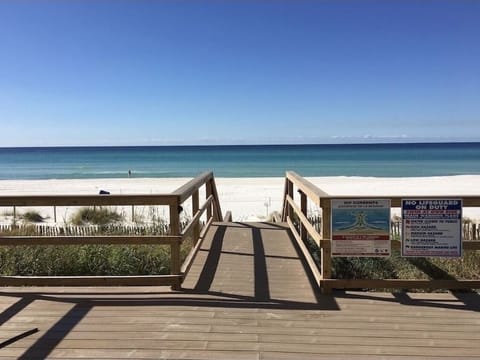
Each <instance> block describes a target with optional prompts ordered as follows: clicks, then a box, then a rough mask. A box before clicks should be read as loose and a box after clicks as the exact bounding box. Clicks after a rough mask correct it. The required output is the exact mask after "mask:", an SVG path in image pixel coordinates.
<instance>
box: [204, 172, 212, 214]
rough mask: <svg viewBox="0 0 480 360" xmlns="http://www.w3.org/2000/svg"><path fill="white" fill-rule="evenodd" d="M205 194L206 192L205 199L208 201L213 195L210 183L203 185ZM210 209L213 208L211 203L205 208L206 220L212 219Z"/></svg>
mask: <svg viewBox="0 0 480 360" xmlns="http://www.w3.org/2000/svg"><path fill="white" fill-rule="evenodd" d="M205 192H206V198H207V199H208V198H209V197H210V195H212V194H213V186H212V183H211V182H210V181H207V183H206V184H205ZM212 207H213V201H212V204H211V205H210V206H209V207H208V208H207V218H208V219H210V218H211V217H212Z"/></svg>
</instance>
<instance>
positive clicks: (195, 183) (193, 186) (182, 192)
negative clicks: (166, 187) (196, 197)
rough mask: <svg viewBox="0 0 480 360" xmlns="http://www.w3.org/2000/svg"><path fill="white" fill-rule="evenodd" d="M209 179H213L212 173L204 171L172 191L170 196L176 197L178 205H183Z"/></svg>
mask: <svg viewBox="0 0 480 360" xmlns="http://www.w3.org/2000/svg"><path fill="white" fill-rule="evenodd" d="M211 179H213V172H211V171H206V172H204V173H202V174H200V175H198V176H197V177H196V178H194V179H192V180H190V181H189V182H187V183H186V184H184V185H182V186H180V187H179V188H178V189H176V190H175V191H173V193H172V194H174V195H177V196H178V197H179V201H180V203H183V202H184V201H185V200H187V199H188V198H189V197H190V196H192V195H193V193H194V192H195V191H197V190H198V189H199V188H201V187H202V186H203V185H204V184H206V183H207V182H208V181H210V180H211Z"/></svg>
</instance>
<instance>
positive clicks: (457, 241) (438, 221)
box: [402, 199, 462, 257]
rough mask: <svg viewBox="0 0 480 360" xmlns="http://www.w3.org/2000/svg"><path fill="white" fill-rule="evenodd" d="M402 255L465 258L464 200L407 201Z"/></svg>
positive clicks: (403, 214)
mask: <svg viewBox="0 0 480 360" xmlns="http://www.w3.org/2000/svg"><path fill="white" fill-rule="evenodd" d="M402 256H405V257H409V256H421V257H424V256H438V257H460V256H462V200H461V199H403V200H402Z"/></svg>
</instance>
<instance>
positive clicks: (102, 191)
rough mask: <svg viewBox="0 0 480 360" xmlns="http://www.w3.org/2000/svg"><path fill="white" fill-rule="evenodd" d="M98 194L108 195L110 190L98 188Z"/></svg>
mask: <svg viewBox="0 0 480 360" xmlns="http://www.w3.org/2000/svg"><path fill="white" fill-rule="evenodd" d="M99 194H100V195H110V191H106V190H100V192H99Z"/></svg>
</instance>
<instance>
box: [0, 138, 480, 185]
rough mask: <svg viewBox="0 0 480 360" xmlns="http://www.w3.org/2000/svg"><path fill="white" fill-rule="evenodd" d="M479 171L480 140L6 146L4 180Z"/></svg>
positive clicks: (0, 175)
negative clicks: (451, 141) (289, 173)
mask: <svg viewBox="0 0 480 360" xmlns="http://www.w3.org/2000/svg"><path fill="white" fill-rule="evenodd" d="M128 170H131V172H132V177H193V176H195V175H198V174H199V173H201V172H203V171H205V170H213V171H214V173H215V175H216V176H218V177H282V176H284V175H285V171H286V170H294V171H296V172H297V173H299V174H300V175H303V176H382V177H412V176H441V175H459V174H480V143H436V144H432V143H426V144H362V145H360V144H357V145H343V144H342V145H340V144H339V145H246V146H150V147H51V148H47V147H45V148H0V179H81V178H126V177H128Z"/></svg>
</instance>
